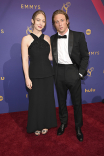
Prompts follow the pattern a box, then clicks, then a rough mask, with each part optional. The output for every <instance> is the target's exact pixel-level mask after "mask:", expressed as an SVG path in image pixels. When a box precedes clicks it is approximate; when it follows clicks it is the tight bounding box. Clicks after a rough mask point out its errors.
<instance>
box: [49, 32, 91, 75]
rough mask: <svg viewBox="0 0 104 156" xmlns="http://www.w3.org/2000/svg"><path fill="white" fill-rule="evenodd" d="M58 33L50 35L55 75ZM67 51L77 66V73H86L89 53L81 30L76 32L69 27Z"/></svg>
mask: <svg viewBox="0 0 104 156" xmlns="http://www.w3.org/2000/svg"><path fill="white" fill-rule="evenodd" d="M57 39H58V33H56V34H55V35H53V36H51V47H52V55H53V69H54V72H55V76H56V75H57V67H58V66H57V65H58V46H57ZM68 53H69V56H70V58H71V60H72V62H73V64H76V66H77V67H78V70H79V73H81V74H82V75H83V76H85V75H86V74H87V71H86V68H87V65H88V60H89V54H88V49H87V43H86V40H85V35H84V33H83V32H76V31H72V30H70V29H69V39H68Z"/></svg>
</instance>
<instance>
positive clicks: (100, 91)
mask: <svg viewBox="0 0 104 156" xmlns="http://www.w3.org/2000/svg"><path fill="white" fill-rule="evenodd" d="M98 4H99V5H98ZM98 6H99V7H100V8H101V9H99V8H98ZM103 8H104V1H103V0H87V1H85V0H70V1H65V0H60V1H55V0H53V1H48V0H44V1H43V0H40V1H38V0H35V1H34V0H18V1H17V0H5V1H3V0H1V1H0V113H8V112H16V111H24V110H27V109H28V92H27V89H26V86H25V80H24V75H23V70H22V61H21V39H22V37H23V36H25V35H27V34H29V33H30V32H31V16H32V14H33V13H34V12H35V11H36V10H39V9H42V10H43V11H45V13H46V17H47V25H46V28H45V29H44V31H43V33H44V34H47V35H49V36H51V35H53V34H54V33H56V32H55V29H54V28H53V26H52V19H51V18H52V13H53V12H54V11H55V10H57V9H63V10H64V11H65V12H66V13H68V15H69V18H70V29H72V30H75V31H82V32H84V33H85V37H86V41H87V44H88V49H89V56H90V59H89V65H88V74H87V76H86V78H85V80H83V81H82V103H83V104H86V103H92V102H99V101H101V100H102V99H103V98H104V61H103V59H104V22H103V21H104V16H102V14H103V12H104V11H103ZM99 10H100V12H99ZM54 95H55V102H56V107H58V100H57V93H56V89H55V87H54ZM71 104H72V103H71V98H70V92H68V96H67V105H71Z"/></svg>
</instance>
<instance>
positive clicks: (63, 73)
mask: <svg viewBox="0 0 104 156" xmlns="http://www.w3.org/2000/svg"><path fill="white" fill-rule="evenodd" d="M68 89H69V91H70V94H71V100H72V104H73V107H74V118H75V126H76V127H81V126H82V124H83V122H82V102H81V79H80V76H79V72H78V68H77V66H76V65H75V64H68V65H67V64H58V70H57V77H56V90H57V96H58V102H59V117H60V121H61V123H64V124H67V120H68V112H67V106H66V98H67V90H68Z"/></svg>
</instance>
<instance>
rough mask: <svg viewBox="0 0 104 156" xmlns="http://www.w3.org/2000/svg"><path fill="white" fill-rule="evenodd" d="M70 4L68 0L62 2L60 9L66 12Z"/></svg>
mask: <svg viewBox="0 0 104 156" xmlns="http://www.w3.org/2000/svg"><path fill="white" fill-rule="evenodd" d="M70 6H71V3H70V2H67V3H66V4H63V6H62V8H61V10H63V11H65V12H66V13H67V12H68V8H69V7H70Z"/></svg>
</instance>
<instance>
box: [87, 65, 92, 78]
mask: <svg viewBox="0 0 104 156" xmlns="http://www.w3.org/2000/svg"><path fill="white" fill-rule="evenodd" d="M92 71H94V67H91V68H90V69H88V70H87V76H89V77H91V74H92Z"/></svg>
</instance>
